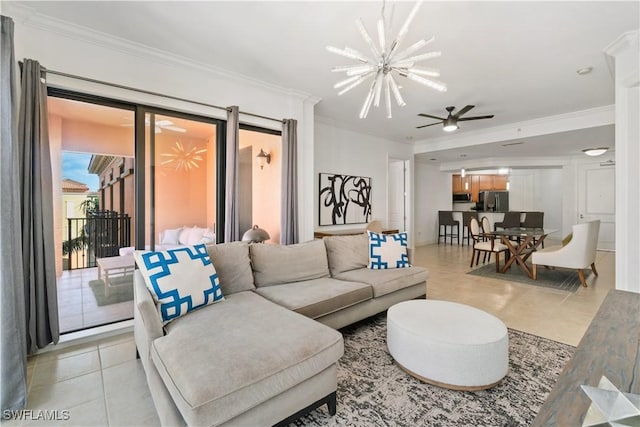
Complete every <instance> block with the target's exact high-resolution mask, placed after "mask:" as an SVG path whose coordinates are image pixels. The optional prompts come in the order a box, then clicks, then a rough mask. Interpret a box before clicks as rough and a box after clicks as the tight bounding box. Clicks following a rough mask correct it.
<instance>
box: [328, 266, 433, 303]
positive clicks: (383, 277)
mask: <svg viewBox="0 0 640 427" xmlns="http://www.w3.org/2000/svg"><path fill="white" fill-rule="evenodd" d="M428 277H429V272H428V271H427V269H425V268H422V267H406V268H393V269H390V270H370V269H368V268H361V269H359V270H351V271H347V272H344V273H340V274H338V275H337V276H336V279H340V280H349V281H352V282H362V283H367V284H369V285H371V287H372V288H373V297H374V298H377V297H380V296H383V295H387V294H390V293H391V292H394V291H397V290H399V289H402V288H406V287H408V286H411V285H415V284H418V283H420V282H426V281H427V278H428ZM425 292H426V290H425Z"/></svg>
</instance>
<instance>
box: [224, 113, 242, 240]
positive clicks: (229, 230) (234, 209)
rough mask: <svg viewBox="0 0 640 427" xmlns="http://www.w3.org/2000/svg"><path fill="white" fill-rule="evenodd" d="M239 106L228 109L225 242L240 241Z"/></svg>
mask: <svg viewBox="0 0 640 427" xmlns="http://www.w3.org/2000/svg"><path fill="white" fill-rule="evenodd" d="M238 114H239V109H238V107H237V106H233V107H229V108H228V109H227V158H226V182H225V190H224V191H225V192H224V241H225V242H233V241H235V240H240V237H241V236H240V214H239V212H238V169H239V167H240V164H239V157H240V144H239V132H240V120H239V117H238Z"/></svg>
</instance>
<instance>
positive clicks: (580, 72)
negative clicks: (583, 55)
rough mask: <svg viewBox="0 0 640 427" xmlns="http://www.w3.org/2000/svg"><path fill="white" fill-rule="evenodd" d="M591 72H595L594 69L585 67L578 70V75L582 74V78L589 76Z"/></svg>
mask: <svg viewBox="0 0 640 427" xmlns="http://www.w3.org/2000/svg"><path fill="white" fill-rule="evenodd" d="M591 71H593V67H583V68H578V69H577V70H576V73H578V74H580V75H581V76H584V75H585V74H589V73H590V72H591Z"/></svg>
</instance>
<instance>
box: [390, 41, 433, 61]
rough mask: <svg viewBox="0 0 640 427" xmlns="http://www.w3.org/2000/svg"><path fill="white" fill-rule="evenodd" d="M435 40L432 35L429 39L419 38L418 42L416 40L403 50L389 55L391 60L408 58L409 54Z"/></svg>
mask: <svg viewBox="0 0 640 427" xmlns="http://www.w3.org/2000/svg"><path fill="white" fill-rule="evenodd" d="M434 40H435V37H431V38H430V39H428V40H425V39H421V40H418V41H417V42H415V43H414V44H412V45H411V46H409V47H408V48H406V49H405V50H403V51H402V52H400V53H398V54H396V55H394V56H393V57H389V60H390V61H391V60H393V61H400V60H401V59H404V58H406V57H407V56H409V55H411V54H412V53H413V52H416V51H417V50H419V49H421V48H423V47H424V46H426V45H428V44H429V43H431V42H432V41H434Z"/></svg>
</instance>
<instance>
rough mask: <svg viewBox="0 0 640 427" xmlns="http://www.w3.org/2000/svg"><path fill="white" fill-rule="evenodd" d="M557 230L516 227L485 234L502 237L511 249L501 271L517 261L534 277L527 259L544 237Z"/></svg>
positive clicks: (485, 234)
mask: <svg viewBox="0 0 640 427" xmlns="http://www.w3.org/2000/svg"><path fill="white" fill-rule="evenodd" d="M556 231H558V230H554V229H548V228H523V227H516V228H505V229H503V230H496V231H491V232H488V233H484V236H486V237H488V238H490V239H495V238H498V239H500V241H501V242H502V243H503V244H504V245H505V246H506V247H507V249H509V258H508V259H507V260H506V262H505V263H504V265H503V266H502V268H501V269H500V273H505V272H506V271H507V270H508V269H509V267H511V265H512V264H513V263H514V262H515V263H517V264H518V266H520V268H521V269H522V271H524V272H525V273H526V275H527V276H529V278H531V279H533V271H532V270H531V268H529V266H528V265H527V260H528V259H529V257H530V256H531V254H532V253H533V252H534V251H536V250H538V248H539V247H540V245H542V242H543V241H544V239H545V238H546V237H547V236H548V235H549V234H551V233H554V232H556ZM514 239H515V240H514ZM514 243H515V244H514Z"/></svg>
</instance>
